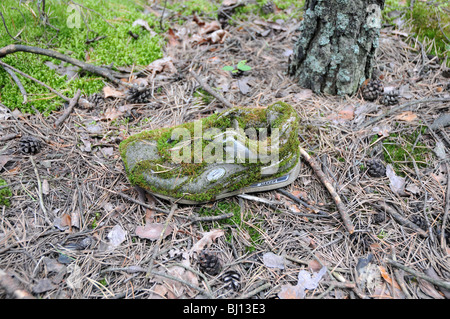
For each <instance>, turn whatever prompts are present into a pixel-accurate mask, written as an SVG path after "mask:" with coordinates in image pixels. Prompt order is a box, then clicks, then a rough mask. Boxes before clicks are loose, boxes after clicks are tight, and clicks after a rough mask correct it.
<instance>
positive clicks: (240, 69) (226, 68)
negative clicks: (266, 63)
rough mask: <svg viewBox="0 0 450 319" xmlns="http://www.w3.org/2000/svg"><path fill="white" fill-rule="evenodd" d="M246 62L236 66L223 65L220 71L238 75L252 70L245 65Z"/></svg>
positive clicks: (243, 61) (240, 62)
mask: <svg viewBox="0 0 450 319" xmlns="http://www.w3.org/2000/svg"><path fill="white" fill-rule="evenodd" d="M246 63H247V60H241V61H239V63H238V64H237V65H236V66H233V65H225V66H224V67H223V68H222V70H224V71H230V72H231V73H232V74H238V73H241V72H245V71H250V70H251V69H252V67H251V66H249V65H247V64H246Z"/></svg>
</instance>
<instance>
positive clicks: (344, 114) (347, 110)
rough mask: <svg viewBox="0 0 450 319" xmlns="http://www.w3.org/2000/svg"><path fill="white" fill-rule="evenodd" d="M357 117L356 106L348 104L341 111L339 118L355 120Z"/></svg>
mask: <svg viewBox="0 0 450 319" xmlns="http://www.w3.org/2000/svg"><path fill="white" fill-rule="evenodd" d="M354 117H355V108H354V107H353V105H346V106H345V107H344V108H343V109H342V110H341V111H339V118H340V119H341V120H344V121H350V120H353V118H354Z"/></svg>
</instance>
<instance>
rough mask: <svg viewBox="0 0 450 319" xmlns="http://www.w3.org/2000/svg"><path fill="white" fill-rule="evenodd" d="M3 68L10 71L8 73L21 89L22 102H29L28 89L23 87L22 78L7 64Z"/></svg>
mask: <svg viewBox="0 0 450 319" xmlns="http://www.w3.org/2000/svg"><path fill="white" fill-rule="evenodd" d="M3 69H5V71H6V72H8V74H9V75H10V76H11V77H12V79H13V80H14V82H16V84H17V87H18V88H19V90H20V93H22V96H23V102H22V104H27V102H28V98H27V95H28V94H27V91H26V90H25V88H24V87H23V84H22V82H20V79H19V78H18V77H17V75H16V74H15V73H14V71H13V70H11V69H10V68H7V67H6V66H3Z"/></svg>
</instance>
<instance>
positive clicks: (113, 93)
mask: <svg viewBox="0 0 450 319" xmlns="http://www.w3.org/2000/svg"><path fill="white" fill-rule="evenodd" d="M103 94H104V97H105V99H106V98H108V97H117V98H123V97H125V94H124V93H123V92H121V91H119V90H116V89H114V88H112V87H110V86H105V87H104V88H103Z"/></svg>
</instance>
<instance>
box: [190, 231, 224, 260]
mask: <svg viewBox="0 0 450 319" xmlns="http://www.w3.org/2000/svg"><path fill="white" fill-rule="evenodd" d="M224 234H225V231H224V230H223V229H213V230H211V231H209V232H206V233H203V237H202V238H201V239H200V240H199V241H198V242H196V243H195V245H194V246H192V248H191V251H190V254H192V253H198V252H200V251H202V250H203V248H204V247H205V246H209V245H211V244H212V242H213V241H214V240H215V239H216V238H218V237H220V236H223V235H224Z"/></svg>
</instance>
